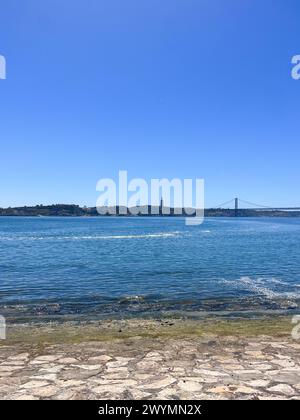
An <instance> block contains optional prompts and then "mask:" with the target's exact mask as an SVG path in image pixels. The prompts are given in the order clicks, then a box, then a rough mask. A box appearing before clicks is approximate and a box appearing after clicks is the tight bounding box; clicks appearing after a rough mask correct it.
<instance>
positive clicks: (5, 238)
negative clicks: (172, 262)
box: [0, 231, 180, 241]
mask: <svg viewBox="0 0 300 420" xmlns="http://www.w3.org/2000/svg"><path fill="white" fill-rule="evenodd" d="M179 234H180V232H177V231H176V232H161V233H145V234H140V235H139V234H138V235H106V236H105V235H102V236H100V235H98V236H96V235H94V236H93V235H88V236H19V237H12V236H11V237H9V236H1V237H0V240H2V241H41V240H47V241H50V240H105V239H136V238H169V237H176V236H178V235H179Z"/></svg>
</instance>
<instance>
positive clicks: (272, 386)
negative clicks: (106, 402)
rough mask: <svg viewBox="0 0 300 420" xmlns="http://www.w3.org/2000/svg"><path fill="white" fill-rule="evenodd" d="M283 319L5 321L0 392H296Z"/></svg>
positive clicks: (299, 374)
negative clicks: (12, 322)
mask: <svg viewBox="0 0 300 420" xmlns="http://www.w3.org/2000/svg"><path fill="white" fill-rule="evenodd" d="M291 329H292V325H291V320H290V319H287V318H278V319H276V320H274V319H272V320H270V319H265V320H248V321H245V320H240V321H230V320H222V321H221V320H209V321H208V320H207V321H187V320H126V321H125V320H123V321H105V322H99V323H92V324H91V323H89V324H72V323H64V324H61V325H58V324H47V325H44V324H43V325H42V326H37V325H14V326H11V327H10V328H8V331H7V340H1V342H0V398H1V399H13V400H19V399H151V400H155V399H172V400H173V399H176V400H177V399H300V352H299V350H300V340H299V341H297V340H294V339H293V338H292V336H291Z"/></svg>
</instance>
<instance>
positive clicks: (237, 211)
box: [234, 197, 239, 217]
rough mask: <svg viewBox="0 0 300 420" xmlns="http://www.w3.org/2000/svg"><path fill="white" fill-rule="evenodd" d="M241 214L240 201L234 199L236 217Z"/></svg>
mask: <svg viewBox="0 0 300 420" xmlns="http://www.w3.org/2000/svg"><path fill="white" fill-rule="evenodd" d="M238 214H239V199H238V198H237V197H236V198H235V199H234V216H235V217H237V216H238Z"/></svg>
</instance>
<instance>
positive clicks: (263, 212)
mask: <svg viewBox="0 0 300 420" xmlns="http://www.w3.org/2000/svg"><path fill="white" fill-rule="evenodd" d="M131 210H132V209H128V208H121V207H119V206H117V207H116V209H115V214H112V213H113V212H112V211H111V209H110V208H107V209H106V208H104V209H102V211H101V213H102V214H99V213H98V211H97V208H96V207H80V206H78V205H75V204H53V205H49V206H44V205H39V206H23V207H8V208H0V216H7V217H11V216H19V217H50V216H51V217H194V215H193V214H191V211H188V212H185V210H184V209H174V208H164V212H163V213H162V212H161V209H159V208H157V209H156V208H153V207H152V210H154V211H152V213H151V206H141V207H139V208H137V209H135V213H137V214H132V213H131ZM190 210H193V209H190ZM194 211H195V210H194ZM204 216H205V217H300V208H281V209H238V210H235V209H223V208H208V209H205V210H204Z"/></svg>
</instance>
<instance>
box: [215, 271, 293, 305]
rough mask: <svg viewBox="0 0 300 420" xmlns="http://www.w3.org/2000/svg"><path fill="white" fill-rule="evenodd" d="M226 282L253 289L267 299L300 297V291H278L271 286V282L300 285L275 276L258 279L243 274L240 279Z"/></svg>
mask: <svg viewBox="0 0 300 420" xmlns="http://www.w3.org/2000/svg"><path fill="white" fill-rule="evenodd" d="M223 282H224V283H226V284H230V285H232V286H233V287H237V288H240V289H246V290H248V291H251V292H253V293H255V294H257V295H261V296H265V297H266V298H267V299H270V300H273V299H278V298H287V299H299V298H300V293H297V292H277V291H275V290H273V289H272V288H270V283H271V284H274V283H275V284H280V285H285V286H289V287H300V286H299V285H297V284H292V283H287V282H283V281H281V280H278V279H275V278H273V277H270V278H263V277H259V278H257V279H253V278H251V277H247V276H243V277H240V278H239V279H238V280H224V281H223Z"/></svg>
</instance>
